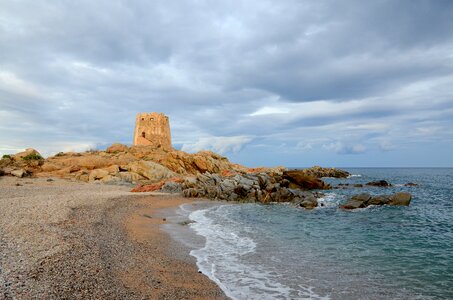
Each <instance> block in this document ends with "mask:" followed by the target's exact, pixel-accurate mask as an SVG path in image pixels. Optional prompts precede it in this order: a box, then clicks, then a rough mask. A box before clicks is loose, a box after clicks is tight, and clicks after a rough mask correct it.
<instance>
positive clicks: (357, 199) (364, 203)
mask: <svg viewBox="0 0 453 300" xmlns="http://www.w3.org/2000/svg"><path fill="white" fill-rule="evenodd" d="M411 200H412V195H411V194H410V193H407V192H399V193H395V194H393V195H377V196H372V195H370V194H368V193H362V194H357V195H354V196H352V197H351V198H350V199H349V200H348V201H347V202H346V203H344V204H343V205H341V206H340V208H342V209H357V208H365V207H368V206H370V205H399V206H408V205H409V204H410V203H411Z"/></svg>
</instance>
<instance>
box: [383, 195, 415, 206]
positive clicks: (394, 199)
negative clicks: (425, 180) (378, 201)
mask: <svg viewBox="0 0 453 300" xmlns="http://www.w3.org/2000/svg"><path fill="white" fill-rule="evenodd" d="M411 200H412V195H411V194H410V193H407V192H400V193H396V194H394V195H392V196H391V197H390V201H389V202H388V204H389V205H402V206H408V205H409V204H410V203H411Z"/></svg>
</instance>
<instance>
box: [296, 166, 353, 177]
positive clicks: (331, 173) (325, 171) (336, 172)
mask: <svg viewBox="0 0 453 300" xmlns="http://www.w3.org/2000/svg"><path fill="white" fill-rule="evenodd" d="M302 171H303V172H304V173H305V174H306V175H309V176H313V177H316V178H322V177H334V178H347V177H348V176H349V175H351V174H350V173H349V172H347V171H344V170H340V169H336V168H323V167H320V166H314V167H311V168H308V169H303V170H302Z"/></svg>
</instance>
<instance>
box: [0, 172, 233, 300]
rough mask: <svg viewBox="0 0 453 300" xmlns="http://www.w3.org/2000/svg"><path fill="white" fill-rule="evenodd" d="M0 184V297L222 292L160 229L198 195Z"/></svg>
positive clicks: (57, 182)
mask: <svg viewBox="0 0 453 300" xmlns="http://www.w3.org/2000/svg"><path fill="white" fill-rule="evenodd" d="M16 184H20V185H19V186H17V185H16ZM0 188H1V190H2V195H0V205H1V207H2V210H1V211H0V250H1V255H0V299H15V298H52V297H60V298H61V297H64V298H67V299H75V298H79V299H80V298H84V299H92V298H103V299H119V298H120V299H136V298H138V299H141V298H145V299H157V298H158V299H175V298H185V299H206V298H209V299H227V297H226V296H225V294H224V293H223V292H222V291H221V290H220V288H219V287H218V286H217V285H216V284H215V283H214V282H212V281H211V280H210V279H209V278H208V277H207V276H205V275H203V274H200V273H199V272H198V269H197V266H196V262H195V258H193V257H191V256H190V255H189V252H188V250H187V247H185V246H184V245H182V243H179V242H177V241H175V240H173V238H172V237H171V236H170V235H169V234H168V233H167V232H165V231H164V230H162V229H161V228H160V227H161V225H162V224H164V223H166V222H165V221H163V218H165V215H163V213H164V214H166V213H167V212H168V210H166V209H177V208H178V207H179V206H180V205H181V204H183V203H193V202H195V201H200V199H197V200H191V199H187V198H183V197H179V196H174V195H150V194H147V195H137V194H132V193H129V191H128V190H129V188H127V187H121V186H111V185H97V184H85V183H78V182H71V181H67V180H61V179H53V181H47V180H46V179H45V178H36V179H35V178H33V179H31V178H27V179H17V178H12V177H3V178H2V179H0ZM164 210H165V212H164ZM2 297H3V298H2Z"/></svg>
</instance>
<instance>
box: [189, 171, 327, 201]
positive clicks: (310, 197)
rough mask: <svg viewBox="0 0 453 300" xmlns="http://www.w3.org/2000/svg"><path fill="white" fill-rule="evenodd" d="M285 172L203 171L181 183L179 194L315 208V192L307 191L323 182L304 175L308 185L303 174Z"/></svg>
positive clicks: (316, 194)
mask: <svg viewBox="0 0 453 300" xmlns="http://www.w3.org/2000/svg"><path fill="white" fill-rule="evenodd" d="M284 174H285V173H284V172H283V173H281V174H276V173H264V172H263V173H258V174H246V173H243V174H236V175H234V176H221V175H219V174H210V173H205V174H200V175H198V176H197V177H191V178H188V179H186V180H185V181H184V182H183V184H182V193H183V195H184V196H185V197H205V198H209V199H218V200H226V201H240V202H259V203H269V202H292V203H295V204H297V205H299V206H301V207H304V208H307V209H312V208H315V207H316V206H317V205H318V201H317V197H316V196H318V193H313V192H309V191H307V190H308V189H311V188H312V187H314V186H316V188H318V187H319V186H322V187H323V188H325V185H319V184H317V185H312V184H311V182H312V181H313V180H318V179H316V178H312V177H309V176H308V177H306V178H308V179H309V181H310V184H307V183H306V182H305V181H304V180H302V177H297V176H293V175H294V174H293V173H291V174H290V175H291V176H289V175H288V174H286V178H285V177H284ZM304 176H307V175H304ZM287 178H291V180H292V181H290V180H289V179H287ZM294 178H296V179H297V180H296V179H294Z"/></svg>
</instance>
